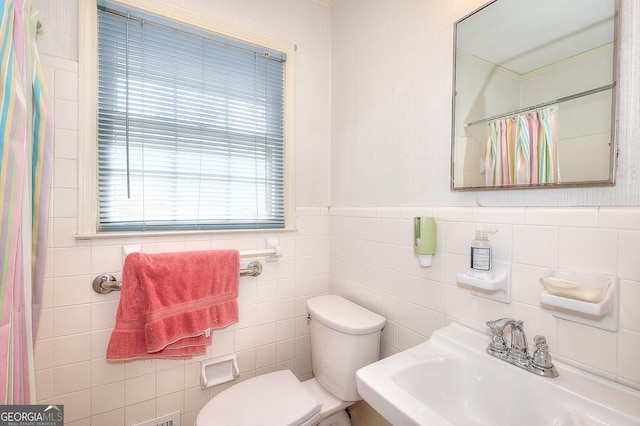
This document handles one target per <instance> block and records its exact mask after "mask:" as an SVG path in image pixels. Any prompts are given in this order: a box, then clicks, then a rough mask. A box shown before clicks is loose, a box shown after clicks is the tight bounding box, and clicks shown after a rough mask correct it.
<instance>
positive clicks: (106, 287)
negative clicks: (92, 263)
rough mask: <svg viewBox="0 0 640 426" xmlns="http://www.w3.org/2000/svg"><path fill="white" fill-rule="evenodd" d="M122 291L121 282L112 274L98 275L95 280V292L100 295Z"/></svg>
mask: <svg viewBox="0 0 640 426" xmlns="http://www.w3.org/2000/svg"><path fill="white" fill-rule="evenodd" d="M114 290H116V291H117V290H120V281H118V280H117V279H116V277H114V276H113V275H111V274H102V275H98V276H97V277H95V278H94V279H93V291H95V292H96V293H99V294H107V293H111V292H112V291H114Z"/></svg>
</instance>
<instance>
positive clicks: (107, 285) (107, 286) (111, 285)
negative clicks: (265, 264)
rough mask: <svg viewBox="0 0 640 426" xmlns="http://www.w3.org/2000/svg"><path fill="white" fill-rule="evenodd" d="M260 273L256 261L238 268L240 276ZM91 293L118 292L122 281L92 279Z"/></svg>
mask: <svg viewBox="0 0 640 426" xmlns="http://www.w3.org/2000/svg"><path fill="white" fill-rule="evenodd" d="M261 273H262V263H260V262H259V261H257V260H254V261H253V262H249V264H248V265H247V267H246V268H240V276H241V277H245V276H250V277H257V276H258V275H260V274H261ZM92 286H93V291H95V292H96V293H99V294H107V293H111V292H112V291H120V290H121V288H122V281H118V280H117V279H116V277H114V276H113V275H111V274H102V275H98V276H97V277H95V278H94V279H93V284H92Z"/></svg>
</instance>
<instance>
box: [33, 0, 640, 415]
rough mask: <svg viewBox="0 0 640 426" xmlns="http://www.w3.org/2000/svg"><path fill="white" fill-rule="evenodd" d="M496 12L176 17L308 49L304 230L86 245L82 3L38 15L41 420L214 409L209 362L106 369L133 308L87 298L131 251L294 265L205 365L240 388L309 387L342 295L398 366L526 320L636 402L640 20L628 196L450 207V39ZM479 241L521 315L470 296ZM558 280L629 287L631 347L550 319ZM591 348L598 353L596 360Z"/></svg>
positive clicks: (348, 5)
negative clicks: (433, 348) (377, 331)
mask: <svg viewBox="0 0 640 426" xmlns="http://www.w3.org/2000/svg"><path fill="white" fill-rule="evenodd" d="M81 1H85V0H81ZM482 2H483V1H482V0H466V1H463V0H456V1H449V0H428V1H424V0H403V1H402V2H388V1H383V0H337V1H336V2H335V4H334V5H333V7H332V8H331V9H328V8H325V7H323V6H321V5H319V4H318V3H316V2H311V1H304V0H268V1H265V0H262V1H256V0H215V1H205V0H174V1H173V2H172V3H174V4H178V5H181V6H182V7H185V8H189V9H192V10H196V11H198V12H200V13H205V14H210V15H212V16H214V17H216V18H217V19H221V20H225V21H228V22H231V23H235V24H238V25H241V26H243V27H245V28H249V29H252V30H255V31H261V32H265V33H266V34H268V35H272V36H274V37H278V38H281V39H285V40H289V41H292V42H295V43H296V44H297V45H298V58H297V59H298V79H299V81H298V110H297V123H296V124H297V133H298V134H297V156H296V161H297V176H296V196H297V200H296V202H297V206H298V208H297V219H298V222H297V227H298V230H297V231H296V232H287V233H273V234H266V235H265V234H256V233H246V234H245V233H238V234H221V235H213V236H209V235H203V236H190V237H165V238H160V237H145V238H131V239H99V240H91V241H87V240H76V239H75V229H76V221H77V213H76V211H77V199H76V195H77V173H76V167H77V147H78V144H81V143H82V141H79V140H78V137H77V127H78V123H77V121H78V120H77V108H78V99H77V70H78V64H77V43H78V41H77V40H78V37H79V35H78V34H77V32H78V31H77V28H78V23H77V19H78V18H77V3H76V1H74V0H60V1H57V2H55V4H54V2H48V1H45V0H34V2H33V3H34V6H35V7H37V8H39V9H40V10H41V11H42V16H41V20H42V22H43V24H44V30H45V33H44V34H43V35H42V36H41V38H40V39H39V41H38V43H39V45H40V47H41V52H42V53H43V54H44V55H45V56H44V58H43V62H44V65H45V68H46V72H47V82H48V83H49V87H50V88H51V90H52V92H53V94H54V96H55V99H54V101H55V102H54V106H55V110H56V117H57V121H56V142H55V179H54V189H53V195H52V206H53V208H52V211H51V215H50V225H51V226H50V235H49V251H48V268H47V275H46V280H47V281H46V285H45V308H44V312H43V315H42V317H41V318H42V320H41V322H40V328H39V331H38V335H37V342H36V346H35V350H36V359H35V361H36V369H37V373H36V374H37V377H36V379H37V392H38V398H39V401H40V402H42V403H45V402H55V403H58V404H65V411H66V414H67V422H68V424H70V425H89V424H91V425H102V424H104V425H113V424H133V423H136V422H139V421H143V420H146V419H149V418H152V417H155V416H158V415H161V414H165V413H168V412H171V411H175V410H181V411H182V413H183V421H184V422H185V424H192V422H193V420H194V418H195V415H196V413H197V410H198V409H199V408H200V407H201V406H202V405H203V404H204V403H205V402H206V401H207V400H208V399H209V398H210V397H211V396H212V395H213V394H215V393H216V392H218V391H219V390H220V389H210V390H206V391H202V390H200V387H199V383H198V366H199V364H198V363H199V361H200V359H194V360H192V361H166V360H154V361H138V362H134V363H126V364H120V363H106V362H105V360H104V351H105V348H106V342H107V339H108V336H109V334H110V331H111V329H112V327H113V323H114V317H115V310H116V308H117V302H118V298H119V294H116V293H112V294H110V295H98V294H95V293H93V292H92V291H91V289H90V283H91V281H92V280H93V278H94V277H95V275H97V274H101V273H105V272H117V271H119V270H120V268H121V266H122V258H121V253H122V246H123V245H126V244H142V245H143V249H144V250H145V251H149V252H154V251H174V250H188V249H207V248H217V247H235V248H238V249H241V250H248V249H255V248H262V247H263V244H264V238H265V237H266V236H277V237H279V238H280V239H281V242H282V243H283V249H284V256H283V258H282V259H281V260H280V261H279V262H278V263H277V264H266V267H265V272H264V274H263V276H261V277H259V278H257V279H254V278H243V279H242V281H241V296H240V303H241V321H240V323H239V324H237V325H235V326H232V327H229V328H228V329H225V330H222V331H219V332H217V333H215V334H214V345H213V346H212V348H211V352H210V353H208V354H207V355H206V356H205V358H208V357H214V356H217V355H222V354H225V353H229V352H236V353H238V356H239V359H240V368H241V370H242V374H243V377H250V376H252V375H255V374H260V373H263V372H266V371H272V370H274V369H277V368H291V369H292V370H293V371H294V372H295V373H296V374H297V375H298V376H299V377H300V378H306V377H309V376H310V359H309V339H308V328H307V324H306V321H305V320H304V315H305V313H306V312H305V308H304V304H305V303H304V302H305V301H306V299H307V298H308V297H310V296H312V295H316V294H322V293H325V292H327V291H331V292H335V293H339V294H344V295H345V296H347V297H349V298H350V299H352V300H355V301H357V302H359V303H362V304H363V305H365V306H368V307H370V308H371V309H373V310H376V311H377V312H380V313H382V314H383V315H385V317H387V319H388V320H389V324H388V326H387V328H386V329H385V331H384V335H383V340H384V344H383V354H384V355H388V354H391V353H394V352H396V351H398V350H402V349H405V348H407V347H410V346H411V345H413V344H415V343H418V342H420V341H423V340H424V339H426V338H428V337H429V336H430V333H431V332H432V331H433V330H434V329H436V328H438V327H441V326H442V325H444V324H446V323H448V322H449V321H452V320H456V321H462V322H464V323H466V324H469V325H472V326H475V327H481V326H482V323H483V321H486V320H487V319H493V318H494V317H497V316H499V315H502V314H511V315H514V316H517V317H520V318H522V319H524V320H525V322H526V324H527V327H529V328H528V329H527V331H528V333H529V334H530V335H531V333H536V332H538V331H540V332H542V333H543V334H547V335H548V336H549V338H550V344H551V347H552V350H553V351H554V355H557V356H558V357H560V358H561V359H563V360H567V361H571V362H575V363H578V364H579V365H581V366H584V367H586V368H588V369H590V370H592V371H596V372H598V373H600V374H603V375H605V376H607V377H609V378H612V379H616V380H620V381H623V382H625V383H627V384H630V385H632V386H635V387H638V384H639V383H640V371H639V367H638V365H637V362H634V361H633V360H631V359H629V356H630V355H631V354H634V353H637V352H638V351H639V350H640V318H638V316H637V315H638V314H637V313H633V312H634V309H635V308H634V307H635V306H638V305H639V304H640V269H639V266H638V262H637V256H636V254H635V253H636V250H635V244H636V242H637V241H638V240H639V237H640V212H639V209H638V206H639V205H640V202H639V200H640V192H639V191H638V190H637V187H638V185H637V184H638V181H639V180H640V173H639V171H638V168H637V166H634V164H637V162H638V160H640V145H639V144H637V140H638V129H639V124H640V123H639V120H640V118H639V117H640V114H639V113H638V112H639V109H640V108H639V103H640V93H639V91H640V85H638V84H637V82H638V81H640V76H639V75H638V73H639V72H640V5H637V4H635V3H636V2H635V1H633V0H622V2H621V3H622V7H623V13H621V17H622V21H623V26H624V28H623V31H622V35H621V42H622V47H623V51H622V55H621V60H622V69H621V71H622V76H621V81H620V85H621V93H622V99H621V110H620V115H619V138H620V139H619V143H620V159H619V171H618V174H617V178H618V184H617V185H616V186H615V187H613V188H588V189H562V190H527V191H500V192H469V193H466V192H450V191H449V189H448V188H449V174H450V173H449V164H450V161H449V156H450V143H449V142H450V128H451V84H452V78H451V77H452V69H451V63H452V24H453V22H454V21H455V20H456V19H458V18H459V17H461V16H463V15H464V14H466V13H467V12H469V11H471V10H473V9H474V8H475V7H477V6H479V5H480V4H481V3H482ZM267 6H270V7H269V8H267ZM265 18H269V19H265ZM480 205H482V206H493V207H486V208H485V207H479V206H480ZM329 206H332V207H329ZM545 206H548V208H545ZM579 206H590V207H587V208H585V207H579ZM428 214H433V215H435V216H436V219H437V222H438V232H439V240H438V254H437V255H436V257H435V258H434V266H433V267H432V268H431V269H419V267H418V265H417V261H416V260H415V258H414V257H413V253H412V251H411V249H410V245H409V244H410V241H411V235H410V226H409V223H410V219H411V218H412V217H413V216H414V215H428ZM476 222H492V223H497V224H498V225H499V226H500V232H499V234H497V235H496V236H495V238H494V244H495V247H496V257H497V258H499V259H503V260H507V261H511V262H512V268H513V269H512V270H513V273H514V277H517V279H518V282H519V283H520V284H519V285H518V286H517V287H515V288H514V301H513V303H512V304H510V305H502V304H500V305H497V304H495V303H493V302H490V303H489V302H487V301H484V300H480V299H478V298H475V297H472V296H471V295H470V294H469V293H468V291H466V290H465V289H462V288H459V287H457V286H456V285H455V282H454V281H455V280H454V278H453V277H455V274H456V273H457V272H460V271H462V270H464V269H465V268H466V261H467V259H466V256H467V255H466V250H467V246H468V243H469V241H470V240H471V239H472V237H473V231H472V230H473V224H474V223H476ZM593 241H597V242H598V244H593ZM556 266H558V267H564V268H582V269H586V270H594V271H596V272H602V273H612V274H615V275H618V276H619V277H620V278H621V283H623V284H622V289H623V291H624V296H623V300H624V301H625V304H624V305H623V306H622V308H621V310H622V312H621V324H620V325H621V329H620V331H619V332H617V333H610V332H604V331H598V330H595V329H591V328H586V327H583V326H576V325H574V324H573V323H569V322H562V321H558V320H555V319H554V318H553V317H552V316H551V314H550V311H549V310H548V309H546V308H545V307H543V306H541V305H540V304H539V300H538V298H539V292H540V290H541V288H540V283H539V277H540V274H542V273H544V272H545V271H546V270H548V269H549V268H551V267H556ZM529 330H531V331H529ZM579 337H582V338H579ZM591 343H593V345H595V346H597V348H598V350H595V351H592V352H590V351H589V350H590V349H591V348H592V345H591ZM584 345H588V347H585V346H584ZM383 423H384V420H383V419H380V418H379V417H378V416H377V414H376V413H375V412H374V411H373V410H371V409H370V407H368V406H367V405H366V404H359V405H358V406H357V407H356V410H355V411H354V424H356V425H360V424H366V425H374V424H375V425H378V424H383Z"/></svg>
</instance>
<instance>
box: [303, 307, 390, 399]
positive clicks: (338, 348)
mask: <svg viewBox="0 0 640 426" xmlns="http://www.w3.org/2000/svg"><path fill="white" fill-rule="evenodd" d="M307 309H308V311H309V314H310V316H311V364H312V367H313V374H314V375H315V377H316V379H317V380H318V382H320V384H321V385H322V386H323V387H324V388H325V389H326V390H328V391H329V392H331V393H332V394H333V395H335V396H336V397H338V398H340V399H341V400H343V401H358V400H360V399H361V398H360V395H359V394H358V390H357V388H356V371H357V370H358V369H360V368H362V367H364V366H365V365H369V364H371V363H373V362H376V361H378V358H379V356H380V333H381V331H382V327H384V324H385V318H384V317H383V316H380V315H378V314H376V313H374V312H371V311H370V310H368V309H366V308H363V307H362V306H360V305H357V304H355V303H353V302H350V301H348V300H347V299H344V298H342V297H340V296H336V295H328V296H318V297H314V298H312V299H309V300H308V301H307Z"/></svg>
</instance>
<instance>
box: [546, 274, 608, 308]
mask: <svg viewBox="0 0 640 426" xmlns="http://www.w3.org/2000/svg"><path fill="white" fill-rule="evenodd" d="M542 281H543V282H544V286H545V288H546V289H547V291H548V292H549V293H550V294H552V295H554V296H559V297H566V298H569V299H575V300H581V301H583V302H589V303H599V302H600V301H602V299H604V297H605V296H606V294H607V290H608V289H609V286H610V285H611V278H610V277H608V276H606V275H592V274H585V273H576V272H571V271H562V270H553V271H552V272H551V273H550V274H549V275H547V276H545V277H542Z"/></svg>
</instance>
